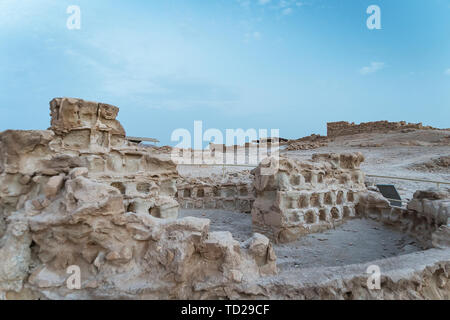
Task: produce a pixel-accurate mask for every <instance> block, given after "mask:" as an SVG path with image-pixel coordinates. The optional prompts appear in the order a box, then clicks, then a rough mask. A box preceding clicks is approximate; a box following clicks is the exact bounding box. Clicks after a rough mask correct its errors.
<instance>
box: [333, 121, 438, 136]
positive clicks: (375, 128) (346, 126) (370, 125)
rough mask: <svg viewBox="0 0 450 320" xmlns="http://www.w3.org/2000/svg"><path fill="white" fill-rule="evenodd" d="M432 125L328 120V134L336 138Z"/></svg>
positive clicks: (402, 122) (403, 122)
mask: <svg viewBox="0 0 450 320" xmlns="http://www.w3.org/2000/svg"><path fill="white" fill-rule="evenodd" d="M429 128H431V127H424V126H423V125H422V123H407V122H405V121H400V122H389V121H374V122H362V123H360V124H355V123H354V122H352V123H349V122H346V121H339V122H328V123H327V136H328V138H334V137H339V136H346V135H352V134H358V133H371V132H384V131H390V130H403V129H429Z"/></svg>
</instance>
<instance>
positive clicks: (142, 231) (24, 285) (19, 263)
mask: <svg viewBox="0 0 450 320" xmlns="http://www.w3.org/2000/svg"><path fill="white" fill-rule="evenodd" d="M50 110H51V127H50V128H49V129H48V130H42V131H21V130H7V131H3V132H0V257H1V258H2V259H1V260H0V298H1V299H5V298H6V299H101V298H109V299H164V298H165V299H210V298H214V299H217V298H223V299H252V298H276V299H319V298H321V299H352V298H359V299H374V298H385V299H395V298H397V299H423V298H437V299H450V281H449V274H450V273H449V270H450V259H449V257H450V254H449V250H450V248H449V246H450V243H449V238H450V232H449V230H450V219H449V218H450V200H449V199H450V194H449V192H448V191H446V190H430V191H418V192H417V193H416V194H415V195H414V199H413V200H412V201H410V202H409V203H408V206H407V207H406V208H393V207H391V206H390V204H389V202H388V201H387V200H386V199H384V198H383V197H381V196H380V195H379V194H378V193H375V192H370V191H368V190H367V189H366V187H365V183H364V174H363V172H362V171H361V170H360V168H359V165H360V163H361V162H362V161H363V160H364V157H363V156H362V154H360V153H346V154H334V153H331V154H316V155H314V156H313V157H312V159H311V160H309V161H296V160H293V159H290V158H281V159H280V160H279V161H275V159H274V158H267V159H265V160H264V161H262V162H261V163H260V164H259V166H258V167H257V168H256V169H255V170H254V171H253V172H252V174H250V173H249V172H246V173H243V172H241V175H239V174H237V175H235V176H229V177H223V178H222V179H209V178H190V177H180V175H179V174H178V171H177V166H176V164H175V163H174V162H173V161H172V160H171V158H170V154H168V153H167V152H160V151H159V149H158V148H147V147H144V146H141V145H139V144H137V143H133V142H131V141H128V140H127V139H126V137H125V130H124V129H123V127H122V126H121V125H120V123H119V121H118V120H117V115H118V112H119V109H118V108H117V107H115V106H111V105H108V104H103V103H97V102H89V101H84V100H81V99H70V98H57V99H54V100H52V101H51V103H50ZM268 168H269V169H270V170H268ZM274 168H275V169H276V170H273V169H274ZM180 206H181V207H183V208H192V209H197V210H204V209H221V210H224V211H236V212H240V213H237V214H242V215H245V214H248V213H250V212H251V217H252V222H253V230H254V231H255V232H254V233H253V234H252V236H251V237H249V239H247V240H245V241H242V242H239V241H237V240H235V239H234V238H233V236H232V234H231V233H230V232H225V231H217V232H210V230H209V227H210V220H208V219H198V218H194V217H187V218H182V219H178V210H179V208H180ZM351 218H369V219H374V220H377V221H380V222H382V223H384V224H387V225H389V226H391V227H394V228H397V229H398V230H401V231H403V232H406V233H409V234H411V235H412V236H414V237H415V238H417V239H418V240H420V241H421V242H422V243H423V245H424V246H426V248H427V249H429V250H426V251H422V252H416V253H414V254H411V255H405V256H400V257H393V258H390V259H383V260H379V261H370V262H368V263H364V264H355V265H349V266H342V267H319V268H310V269H298V270H297V269H295V270H293V269H290V270H288V271H280V270H281V269H279V268H278V266H277V257H276V255H275V250H274V246H276V244H274V243H273V242H276V243H278V242H282V243H288V242H292V241H295V240H296V239H298V238H299V237H301V236H304V235H306V234H309V233H314V232H321V231H324V230H327V229H330V228H334V227H335V226H336V225H339V224H341V223H343V222H344V221H345V220H347V219H351ZM269 238H270V239H271V240H272V242H271V241H270V239H269ZM369 264H376V265H378V266H380V267H381V268H382V270H383V280H382V288H381V289H380V290H371V289H370V288H368V287H367V274H366V270H367V266H368V265H369ZM74 268H75V269H74ZM77 268H78V269H79V271H80V275H81V278H80V283H79V286H78V284H77V283H72V282H70V277H69V276H70V272H69V271H70V270H72V271H73V270H76V269H77Z"/></svg>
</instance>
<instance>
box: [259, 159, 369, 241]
mask: <svg viewBox="0 0 450 320" xmlns="http://www.w3.org/2000/svg"><path fill="white" fill-rule="evenodd" d="M362 161H364V157H363V155H362V154H361V153H354V154H340V155H339V154H316V155H313V157H312V159H311V161H303V162H300V161H296V160H293V159H288V158H280V160H279V168H278V170H277V171H276V172H275V173H273V174H271V175H264V174H262V169H263V168H264V167H265V166H266V165H267V163H265V162H262V163H261V164H260V166H259V167H258V168H256V169H255V170H254V172H253V173H254V175H255V189H256V200H255V202H254V204H253V208H252V222H253V229H254V231H255V232H259V233H262V234H265V235H267V236H268V237H269V238H271V239H273V240H274V241H276V242H290V241H293V240H296V239H297V238H299V237H300V236H302V235H306V234H308V233H312V232H318V231H321V230H325V229H329V228H332V227H334V226H336V225H337V224H340V223H342V222H343V221H344V220H345V219H348V218H351V217H354V216H355V215H356V210H355V206H356V203H357V202H358V199H359V196H360V194H361V193H363V192H365V191H366V187H365V185H364V174H363V173H362V171H361V170H360V169H359V164H360V163H361V162H362Z"/></svg>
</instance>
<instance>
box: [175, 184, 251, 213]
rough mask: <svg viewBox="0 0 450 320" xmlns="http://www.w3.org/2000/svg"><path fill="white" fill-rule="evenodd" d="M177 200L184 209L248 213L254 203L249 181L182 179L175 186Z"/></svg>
mask: <svg viewBox="0 0 450 320" xmlns="http://www.w3.org/2000/svg"><path fill="white" fill-rule="evenodd" d="M177 189H178V192H177V200H178V203H179V204H180V206H181V207H182V208H185V209H219V210H227V211H236V212H242V213H250V212H251V208H252V205H253V202H254V201H255V190H254V187H253V183H252V182H251V181H238V182H233V181H223V182H222V181H205V179H199V178H195V179H194V178H191V179H183V180H181V181H180V182H179V183H178V185H177Z"/></svg>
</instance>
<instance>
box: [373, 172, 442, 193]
mask: <svg viewBox="0 0 450 320" xmlns="http://www.w3.org/2000/svg"><path fill="white" fill-rule="evenodd" d="M366 177H371V178H382V179H394V180H407V181H415V182H425V183H435V184H436V186H437V188H438V189H439V186H440V185H441V184H448V185H450V182H446V181H435V180H426V179H414V178H404V177H393V176H379V175H375V174H366Z"/></svg>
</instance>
